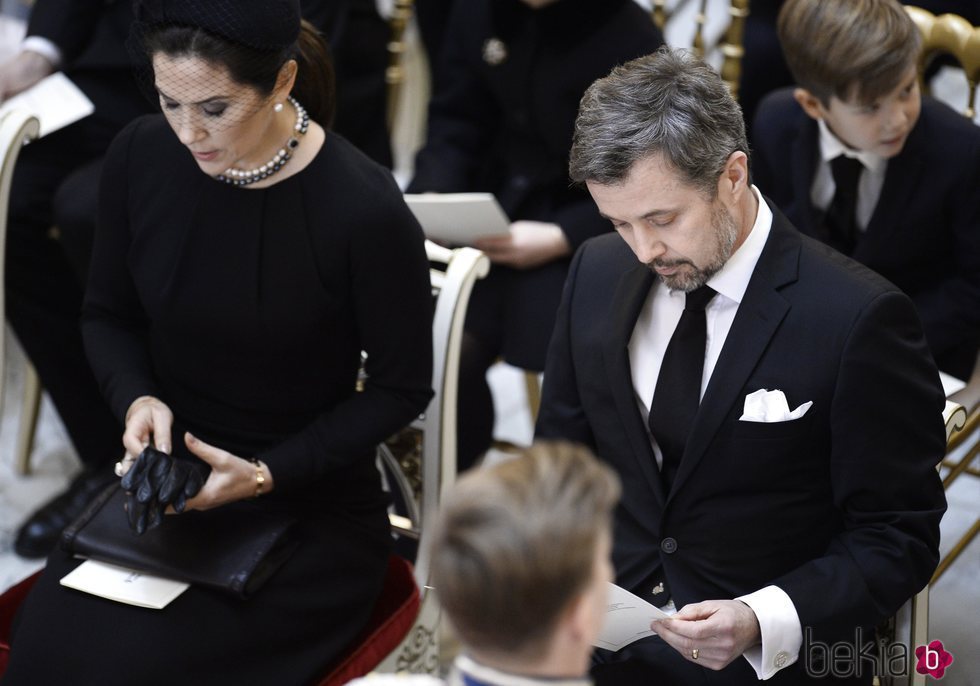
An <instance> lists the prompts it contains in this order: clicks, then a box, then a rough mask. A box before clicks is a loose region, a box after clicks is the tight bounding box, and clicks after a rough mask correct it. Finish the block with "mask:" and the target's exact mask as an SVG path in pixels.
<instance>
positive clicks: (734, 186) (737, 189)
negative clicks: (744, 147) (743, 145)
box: [718, 150, 749, 198]
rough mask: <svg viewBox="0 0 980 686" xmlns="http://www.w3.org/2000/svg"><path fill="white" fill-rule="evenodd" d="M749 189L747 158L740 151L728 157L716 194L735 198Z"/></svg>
mask: <svg viewBox="0 0 980 686" xmlns="http://www.w3.org/2000/svg"><path fill="white" fill-rule="evenodd" d="M748 187H749V157H748V155H746V154H745V153H744V152H742V151H741V150H736V151H735V152H733V153H732V154H731V155H729V156H728V161H727V162H725V170H724V171H723V172H722V174H721V176H720V177H719V179H718V192H719V193H724V197H725V198H729V197H731V198H737V197H738V195H739V194H741V193H744V192H745V190H746V189H747V188H748Z"/></svg>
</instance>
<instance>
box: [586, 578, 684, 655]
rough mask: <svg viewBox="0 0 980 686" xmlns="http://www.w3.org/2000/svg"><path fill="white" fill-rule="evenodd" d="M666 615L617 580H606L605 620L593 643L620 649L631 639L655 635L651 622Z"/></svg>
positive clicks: (665, 617) (666, 616) (607, 647)
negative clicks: (621, 585)
mask: <svg viewBox="0 0 980 686" xmlns="http://www.w3.org/2000/svg"><path fill="white" fill-rule="evenodd" d="M668 617H670V615H668V614H667V613H666V612H664V611H663V610H661V609H659V608H657V607H656V606H654V605H651V604H650V603H648V602H647V601H645V600H643V598H640V597H639V596H637V595H634V594H632V593H630V592H629V591H627V590H626V589H625V588H621V587H619V586H617V585H616V584H609V606H608V609H607V610H606V621H605V624H603V627H602V631H600V632H599V636H598V638H596V641H595V645H596V646H598V647H599V648H605V649H606V650H619V649H621V648H624V647H626V646H628V645H629V644H630V643H632V642H633V641H636V640H639V639H641V638H645V637H646V636H654V635H655V634H656V632H655V631H653V630H652V629H651V628H650V622H652V621H653V620H655V619H667V618H668Z"/></svg>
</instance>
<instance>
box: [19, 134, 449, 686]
mask: <svg viewBox="0 0 980 686" xmlns="http://www.w3.org/2000/svg"><path fill="white" fill-rule="evenodd" d="M101 200H102V202H101V208H102V210H101V223H100V227H99V235H98V237H97V241H96V250H95V255H94V261H93V267H92V273H91V277H90V282H89V288H88V292H87V295H86V301H85V310H84V319H83V332H84V338H85V343H86V347H87V350H88V354H89V357H90V359H91V362H92V366H93V368H94V370H95V374H96V377H97V378H98V380H99V382H100V384H101V385H102V388H103V392H104V393H105V395H106V397H107V398H108V400H109V403H110V405H111V407H112V408H113V411H114V412H115V413H116V415H117V416H118V417H119V418H120V419H121V418H123V416H124V415H125V412H126V410H127V408H128V407H129V404H130V403H131V402H132V401H133V400H135V399H136V398H137V397H139V396H141V395H153V396H156V397H158V398H160V399H161V400H163V401H164V402H165V403H167V404H168V405H169V407H170V408H171V409H172V410H173V412H174V415H175V424H176V428H175V431H174V438H173V443H174V449H175V450H180V449H184V448H183V441H182V440H181V438H180V436H182V433H180V432H181V431H182V430H185V429H186V430H190V431H191V432H192V433H194V434H195V435H196V436H198V437H199V438H201V439H202V440H204V441H206V442H208V443H211V444H213V445H216V446H218V447H220V448H223V449H226V450H228V451H230V452H231V453H233V454H235V455H238V456H241V457H252V456H255V457H258V458H260V459H262V460H263V461H265V462H266V464H267V465H268V466H269V469H270V470H271V472H272V475H273V478H274V482H275V490H273V491H272V492H271V493H269V494H268V495H266V496H262V497H261V498H260V499H259V500H253V501H248V505H249V506H254V505H256V504H260V505H261V506H262V507H268V508H277V509H286V510H289V511H291V512H294V513H295V514H297V515H299V516H300V518H301V524H300V532H301V534H302V538H303V544H302V546H301V547H300V549H299V550H298V551H297V552H296V553H295V554H294V555H293V556H292V557H291V558H290V559H289V560H288V561H287V563H286V564H285V565H284V566H283V567H282V568H281V569H280V570H279V571H278V572H277V574H276V575H275V576H273V577H272V579H271V580H270V581H269V582H267V584H266V585H265V586H263V587H262V588H261V589H260V590H259V591H258V592H257V593H256V595H254V596H253V597H252V598H251V599H249V600H246V601H242V600H238V599H234V598H231V597H227V596H223V595H221V594H220V593H216V592H212V591H208V590H202V589H199V588H194V587H192V588H191V589H189V590H188V591H187V592H185V593H184V594H183V595H181V596H180V597H179V598H177V599H176V600H175V601H174V602H173V603H172V604H171V605H169V606H168V607H167V608H165V609H164V610H162V611H148V610H143V609H139V608H134V607H131V606H128V605H122V604H117V603H114V602H111V601H107V600H103V599H101V598H97V597H94V596H89V595H85V594H82V593H78V592H75V591H71V590H67V589H64V588H62V587H60V586H59V585H58V581H59V579H60V578H61V577H63V576H64V575H65V574H66V573H67V572H68V571H69V570H70V569H71V568H73V567H74V566H75V565H76V564H77V562H75V561H73V560H71V559H69V558H68V557H67V556H66V555H64V554H61V553H55V554H54V555H53V556H52V557H51V558H50V559H49V561H48V566H47V568H46V570H45V573H44V575H43V576H42V577H41V579H40V580H39V582H38V585H37V586H36V587H35V590H34V591H33V592H32V594H31V595H30V596H29V597H28V599H27V601H26V602H25V605H24V608H23V610H22V614H21V618H20V621H19V625H18V627H17V629H16V633H15V635H14V641H13V650H12V655H11V658H12V659H11V664H10V668H9V670H8V673H7V678H6V680H5V681H4V684H5V685H6V684H8V683H9V684H21V683H34V684H36V683H72V684H86V683H99V684H113V683H119V684H134V683H181V684H190V683H202V684H203V683H209V684H214V683H235V684H245V683H249V684H251V683H255V684H272V683H282V684H293V683H297V684H299V683H308V682H309V681H310V680H311V679H313V678H314V677H315V676H316V675H317V673H318V672H319V671H320V670H321V669H322V668H323V667H324V665H326V664H327V662H328V661H329V660H330V658H331V656H333V655H336V654H337V653H339V652H340V651H341V650H342V649H343V647H344V646H345V645H347V644H348V642H349V641H350V640H351V638H352V637H353V636H354V635H355V634H356V632H357V631H358V630H359V628H360V627H361V625H362V624H363V623H364V621H365V620H366V618H367V614H368V612H369V611H370V609H371V606H372V604H373V602H374V599H375V598H376V596H377V594H378V593H379V591H380V588H381V583H382V579H383V576H384V570H385V564H386V559H387V556H388V554H389V550H390V541H391V539H390V535H389V532H388V527H387V517H386V512H385V506H386V503H387V498H386V496H385V494H384V493H383V492H382V490H381V488H380V484H379V477H378V474H377V471H376V469H375V467H374V462H373V448H374V446H375V445H376V444H377V443H378V442H380V441H381V440H383V439H384V438H385V437H387V436H388V435H390V434H391V433H393V432H394V431H396V430H397V429H398V428H400V427H401V426H403V425H405V424H406V423H408V422H409V421H410V420H411V419H412V418H413V417H414V416H416V415H417V414H418V413H419V412H420V411H421V410H422V409H424V406H425V404H426V402H427V401H428V399H429V398H430V396H431V388H430V385H431V365H432V360H431V354H432V353H431V350H432V345H431V340H432V339H431V296H430V286H429V278H428V267H427V262H426V258H425V251H424V248H423V241H422V234H421V230H420V229H419V227H418V224H417V223H416V222H415V220H414V218H413V217H412V215H411V213H410V212H409V211H408V210H407V208H406V207H405V205H404V202H403V201H402V199H401V194H400V193H399V191H398V188H397V186H396V185H395V184H394V182H393V180H392V179H391V176H390V174H389V173H388V171H387V170H385V169H383V168H382V167H380V166H378V165H376V164H374V163H373V162H371V161H370V160H368V159H367V158H366V157H365V156H364V155H362V154H361V153H360V152H358V151H357V150H356V149H354V148H353V147H352V146H351V145H350V144H349V143H347V142H346V141H345V140H344V139H343V138H341V137H339V136H336V135H334V134H331V133H328V134H327V138H326V141H325V143H324V144H323V147H322V149H321V150H320V151H319V153H318V154H317V156H316V157H315V159H314V160H313V161H312V162H311V163H310V164H309V165H308V166H307V167H306V168H305V169H303V170H302V171H301V172H299V173H298V174H296V175H294V176H292V177H290V178H288V179H284V180H283V181H280V182H279V183H277V184H275V185H273V186H271V187H268V188H264V189H243V188H236V187H232V186H228V185H226V184H224V183H222V182H219V181H216V180H214V179H212V178H210V177H208V176H206V175H205V174H203V173H201V171H200V170H199V169H198V167H197V165H196V163H195V162H194V160H193V158H192V157H191V156H190V154H188V152H187V150H186V149H185V148H184V147H183V146H182V145H181V144H180V143H179V142H178V140H177V138H176V136H174V134H173V132H172V131H171V130H170V129H169V127H168V126H167V124H166V122H165V121H164V119H163V118H162V117H161V116H152V117H144V118H142V119H139V120H137V121H136V122H135V123H134V124H132V125H131V126H129V127H128V128H127V129H125V130H124V131H123V133H122V134H120V136H119V137H118V138H117V139H116V141H115V142H114V144H113V146H112V148H111V149H110V153H109V155H108V157H107V160H106V167H105V171H104V175H103V181H102V199H101ZM361 351H365V352H366V353H367V362H366V367H365V370H366V372H367V381H366V384H365V387H364V390H363V391H362V392H356V391H355V383H356V379H357V375H358V369H359V366H360V358H361ZM121 452H122V451H121V450H120V453H121ZM225 507H236V504H232V505H227V506H225ZM243 526H248V523H247V519H245V518H243ZM53 656H57V659H51V658H52V657H53Z"/></svg>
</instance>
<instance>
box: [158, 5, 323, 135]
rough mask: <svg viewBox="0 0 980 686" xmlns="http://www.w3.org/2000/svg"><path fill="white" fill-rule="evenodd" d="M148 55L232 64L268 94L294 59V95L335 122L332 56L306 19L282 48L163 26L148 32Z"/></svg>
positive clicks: (235, 75)
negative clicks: (253, 45)
mask: <svg viewBox="0 0 980 686" xmlns="http://www.w3.org/2000/svg"><path fill="white" fill-rule="evenodd" d="M143 45H144V48H145V50H146V55H147V57H148V58H150V59H151V60H152V58H153V55H154V54H155V53H157V52H162V53H164V54H165V55H170V56H181V55H190V56H194V57H199V58H201V59H203V60H205V61H207V62H211V63H212V64H220V65H223V66H224V67H226V68H227V69H228V73H229V74H230V75H231V78H232V79H234V80H235V81H236V82H238V83H241V84H244V85H248V86H252V87H254V88H255V89H257V90H258V91H259V92H260V93H262V94H264V95H268V94H269V93H271V92H272V90H273V89H274V88H275V86H276V79H277V78H278V76H279V70H280V69H282V65H284V64H285V63H286V62H288V61H289V60H291V59H295V60H296V63H297V65H298V66H299V70H298V72H297V74H296V85H295V86H294V87H293V91H292V94H293V96H294V97H295V98H296V99H297V100H298V101H299V102H300V103H301V104H302V105H303V107H305V108H306V110H307V112H309V114H310V118H311V119H313V120H314V121H315V122H317V123H318V124H320V125H321V126H323V127H324V128H329V127H330V125H331V124H332V123H333V117H334V109H335V107H336V98H335V96H334V90H335V86H334V70H333V61H332V60H331V59H330V51H329V50H328V48H327V44H326V43H325V42H324V40H323V38H322V37H321V36H320V32H319V31H317V30H316V28H315V27H314V26H313V25H312V24H310V23H309V22H308V21H306V20H305V19H304V20H303V22H302V25H301V27H300V33H299V38H298V39H297V41H296V43H295V44H294V45H291V46H289V47H287V48H284V49H281V50H274V51H269V50H259V49H256V48H250V47H248V46H245V45H241V44H239V43H233V42H231V41H229V40H227V39H225V38H222V37H221V36H217V35H215V34H213V33H211V32H209V31H205V30H204V29H201V28H198V27H192V26H179V25H172V26H161V27H154V28H152V29H150V30H148V31H146V32H145V33H144V35H143Z"/></svg>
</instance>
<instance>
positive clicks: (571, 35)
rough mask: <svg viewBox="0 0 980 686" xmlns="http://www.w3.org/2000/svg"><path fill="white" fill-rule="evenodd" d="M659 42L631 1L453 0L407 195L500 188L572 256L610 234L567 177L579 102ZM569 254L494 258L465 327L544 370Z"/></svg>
mask: <svg viewBox="0 0 980 686" xmlns="http://www.w3.org/2000/svg"><path fill="white" fill-rule="evenodd" d="M662 43H663V37H662V36H661V34H660V31H659V30H658V29H657V28H656V26H654V24H653V21H652V19H651V18H650V15H649V13H647V12H646V11H645V10H643V9H642V8H640V7H639V6H638V5H637V4H636V3H634V2H633V1H632V0H602V2H597V1H596V0H560V1H559V2H556V3H554V4H551V5H548V6H546V7H544V8H542V9H538V10H535V9H532V8H531V7H529V6H527V5H526V4H525V3H524V2H522V1H521V0H467V1H466V2H457V3H455V4H454V5H453V14H452V16H451V18H450V20H449V30H448V32H447V34H446V44H445V46H444V48H443V52H442V53H441V55H440V57H439V58H438V59H437V60H436V61H437V63H438V70H437V71H436V84H435V91H434V93H433V97H432V102H431V103H430V105H429V125H428V131H427V138H426V143H425V146H424V147H423V148H422V150H421V151H419V154H418V156H417V157H416V159H415V177H414V178H413V179H412V182H411V184H410V185H409V188H408V190H409V191H410V192H413V193H420V192H427V191H436V192H441V193H454V192H463V191H486V192H490V193H493V194H494V195H495V196H496V197H497V200H498V201H499V202H500V204H501V207H503V209H504V211H505V212H506V213H507V216H508V217H509V218H510V219H511V221H516V220H520V219H525V220H532V221H541V222H549V223H555V224H557V225H558V226H559V227H561V230H562V232H563V233H564V234H565V238H566V239H567V240H568V243H569V245H570V246H571V248H572V250H573V251H574V250H575V249H576V248H578V246H579V245H581V244H582V242H583V241H585V240H586V239H588V238H591V237H592V236H596V235H598V234H600V233H604V232H606V231H609V230H610V225H609V222H608V221H606V220H604V219H603V218H602V217H600V216H599V212H598V210H596V207H595V203H593V202H592V198H591V197H589V194H588V192H587V191H586V190H585V189H584V188H579V187H573V186H572V185H571V184H570V182H569V180H568V151H569V148H570V147H571V144H572V132H573V130H574V127H575V116H576V114H577V112H578V104H579V100H581V98H582V94H583V93H584V92H585V90H586V89H587V88H588V87H589V85H590V84H591V83H592V82H593V81H595V80H596V79H598V78H601V77H603V76H606V75H607V74H608V73H609V71H610V70H611V69H612V68H613V67H615V66H616V65H618V64H622V63H623V62H626V61H628V60H631V59H633V58H636V57H640V56H642V55H645V54H647V53H650V52H653V51H655V50H656V49H657V48H658V47H659V46H660V45H661V44H662ZM569 259H570V257H569V258H568V259H561V260H555V261H553V262H550V263H548V264H545V265H541V266H539V267H537V268H535V269H526V270H517V269H511V268H509V267H504V266H501V265H494V267H493V269H491V271H490V275H489V276H488V277H487V278H486V279H482V280H481V281H479V282H478V283H477V284H476V285H475V286H474V288H473V295H472V299H471V300H470V306H469V309H468V311H467V320H466V328H467V331H469V332H471V333H473V334H475V335H476V336H477V337H478V338H480V339H481V340H483V341H485V342H487V343H488V344H489V345H491V346H492V347H493V348H495V354H499V355H501V356H503V358H504V359H505V360H507V361H508V362H510V363H512V364H514V365H516V366H519V367H523V368H526V369H537V370H541V369H544V356H545V351H546V349H547V346H548V340H549V339H550V337H551V329H552V328H553V326H554V321H555V312H556V311H557V310H558V301H559V299H560V297H561V288H562V284H563V283H564V282H565V274H566V272H567V271H568V264H569Z"/></svg>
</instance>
